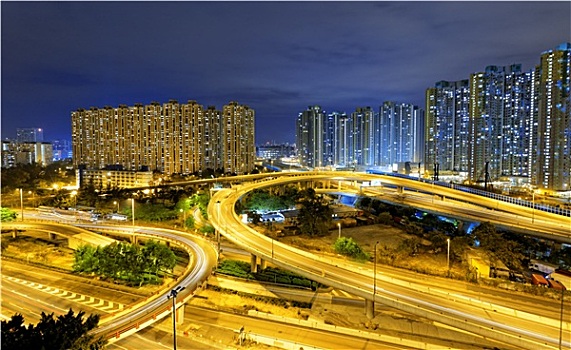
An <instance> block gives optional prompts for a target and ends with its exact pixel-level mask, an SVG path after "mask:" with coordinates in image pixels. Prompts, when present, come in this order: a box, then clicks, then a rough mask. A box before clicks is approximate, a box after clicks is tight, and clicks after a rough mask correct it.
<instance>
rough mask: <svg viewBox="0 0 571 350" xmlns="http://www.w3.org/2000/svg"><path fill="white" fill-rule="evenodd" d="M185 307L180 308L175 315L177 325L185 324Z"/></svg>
mask: <svg viewBox="0 0 571 350" xmlns="http://www.w3.org/2000/svg"><path fill="white" fill-rule="evenodd" d="M184 305H185V304H182V305H181V306H179V308H178V309H176V312H175V313H174V315H175V318H176V323H177V324H182V323H183V322H184Z"/></svg>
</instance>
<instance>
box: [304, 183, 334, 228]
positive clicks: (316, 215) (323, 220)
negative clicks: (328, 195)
mask: <svg viewBox="0 0 571 350" xmlns="http://www.w3.org/2000/svg"><path fill="white" fill-rule="evenodd" d="M300 205H301V207H300V209H299V213H298V216H297V219H298V221H299V224H300V229H301V231H302V232H305V233H307V234H309V235H310V236H315V235H325V234H327V233H328V232H329V226H330V225H331V215H332V214H333V210H332V209H331V208H330V207H329V205H327V203H325V202H324V201H323V197H322V196H318V195H317V194H316V193H315V190H314V189H313V188H308V189H306V190H305V191H302V197H301V200H300Z"/></svg>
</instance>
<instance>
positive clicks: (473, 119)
mask: <svg viewBox="0 0 571 350" xmlns="http://www.w3.org/2000/svg"><path fill="white" fill-rule="evenodd" d="M529 82H530V73H525V72H523V71H522V69H521V65H520V64H513V65H511V66H509V67H499V66H488V67H486V69H485V71H484V72H480V73H474V74H472V75H471V77H470V129H471V133H470V135H471V136H472V137H471V139H472V142H469V147H468V153H469V157H468V168H469V179H470V180H472V181H483V180H485V177H486V176H488V177H489V178H490V179H498V178H500V177H501V176H527V170H528V169H527V163H528V161H529V148H528V145H529V141H528V138H529V122H530V98H531V90H530V84H529Z"/></svg>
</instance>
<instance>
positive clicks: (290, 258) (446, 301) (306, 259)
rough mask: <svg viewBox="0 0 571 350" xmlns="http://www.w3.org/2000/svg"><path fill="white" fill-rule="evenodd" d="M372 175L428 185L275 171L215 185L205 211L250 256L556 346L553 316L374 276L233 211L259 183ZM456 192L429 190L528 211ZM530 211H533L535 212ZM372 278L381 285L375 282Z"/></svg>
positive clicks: (526, 344) (446, 318) (498, 335)
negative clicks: (279, 237) (278, 237)
mask: <svg viewBox="0 0 571 350" xmlns="http://www.w3.org/2000/svg"><path fill="white" fill-rule="evenodd" d="M372 180H381V181H382V182H383V183H386V184H391V185H394V186H397V187H403V188H407V189H412V190H416V191H424V192H427V191H430V190H431V188H430V187H429V188H426V186H427V185H426V184H425V183H422V182H418V181H413V180H407V179H400V178H390V177H383V176H379V175H370V174H358V173H343V172H332V173H322V172H318V173H309V174H308V173H303V174H295V175H293V176H280V177H277V176H275V175H274V176H273V178H272V179H269V180H266V181H260V182H257V183H250V184H244V185H242V186H239V187H235V188H234V189H232V190H228V189H225V190H222V191H219V192H218V193H216V194H215V195H214V197H213V198H212V199H211V201H210V204H209V206H208V215H209V218H210V220H211V221H212V223H213V225H214V227H215V228H216V230H217V231H218V232H221V233H222V234H223V235H224V236H225V237H226V238H227V239H229V240H230V241H232V242H234V243H235V244H237V245H239V246H241V247H242V248H244V249H245V250H247V251H249V252H251V253H252V254H253V255H255V256H258V257H260V258H262V259H264V260H266V261H270V262H271V263H272V264H275V265H277V266H280V267H282V268H285V269H288V270H292V271H294V272H296V273H298V274H300V275H303V276H305V277H307V278H310V279H313V280H316V281H318V282H321V283H323V284H326V285H329V286H332V287H335V288H339V289H343V290H345V291H347V292H350V293H352V294H355V295H357V296H360V297H362V298H364V299H366V300H369V301H372V302H373V303H374V302H381V303H383V304H385V305H388V306H391V307H394V308H397V309H400V310H402V311H405V312H409V313H412V314H415V315H418V316H421V317H425V318H428V319H431V320H433V321H436V322H440V323H443V324H446V325H449V326H452V327H455V328H459V329H463V330H466V331H469V332H472V333H475V334H479V335H481V336H483V337H488V338H492V339H495V340H498V341H502V342H505V343H507V344H511V345H515V346H517V347H520V348H527V349H537V348H557V345H558V342H559V337H558V334H559V322H558V320H553V319H546V318H542V317H539V316H535V315H531V314H525V315H518V314H517V312H515V311H514V312H511V313H510V312H509V310H504V311H506V312H497V310H489V309H487V308H484V307H482V305H481V304H478V303H475V302H473V301H470V302H468V303H466V302H458V301H457V300H455V299H454V298H447V297H442V296H439V295H434V294H432V293H431V292H430V291H426V290H417V288H415V286H406V285H403V284H402V283H399V282H398V281H389V280H384V279H382V278H381V279H379V276H373V274H372V273H371V271H366V270H361V271H357V270H356V269H355V268H354V267H349V266H344V265H343V264H339V263H332V262H331V261H329V260H328V259H324V258H322V257H319V256H316V255H314V254H311V253H308V252H305V251H303V250H300V249H296V248H294V247H290V246H287V245H284V244H281V243H279V242H277V241H274V240H272V239H270V238H268V237H266V236H263V235H261V234H259V233H257V232H256V231H254V230H253V229H251V228H249V227H248V226H246V225H244V224H242V223H241V221H240V218H239V217H238V215H237V214H236V213H235V211H234V206H235V203H236V202H237V201H238V200H239V198H240V197H241V196H242V195H244V194H245V193H247V192H249V191H251V190H254V189H256V188H260V187H269V186H278V185H283V184H287V183H294V182H298V181H310V182H311V181H322V182H323V181H325V182H327V181H333V182H336V183H337V186H338V189H337V190H339V191H342V190H343V187H344V184H343V182H344V181H348V182H354V183H349V184H348V187H350V188H352V190H355V188H356V187H358V188H359V191H362V190H363V188H361V186H360V185H359V183H362V182H363V181H372ZM428 186H430V185H428ZM325 187H326V186H325ZM366 190H367V189H366V188H365V191H366ZM457 192H460V191H454V190H453V189H448V188H435V189H434V193H435V194H438V195H439V196H445V197H447V198H452V199H455V200H457V201H462V202H472V203H474V204H478V205H479V206H482V207H486V208H493V207H494V206H495V208H496V209H495V210H497V211H499V210H501V211H509V210H517V211H521V213H522V216H525V215H526V213H527V210H526V209H529V208H520V207H518V208H512V207H511V206H510V204H509V203H503V202H502V203H497V201H494V200H492V199H489V198H482V197H479V196H475V195H472V194H468V193H457ZM478 197H479V198H478ZM533 214H534V215H535V214H536V213H533ZM547 214H548V213H542V214H539V213H537V215H538V218H539V217H542V218H550V216H549V215H547ZM500 221H501V220H500ZM556 221H558V220H556ZM556 225H561V223H560V222H556ZM537 226H538V225H537V224H536V227H537ZM546 227H547V228H546V230H550V229H551V228H550V227H548V225H546ZM381 277H382V276H381ZM377 280H378V281H379V287H380V288H376V282H377ZM373 291H376V293H375V294H373ZM512 311H513V310H512ZM563 328H564V329H565V333H566V334H568V333H569V331H570V330H571V328H570V325H569V323H567V322H565V323H564V324H563ZM563 344H564V345H565V346H566V347H569V346H570V345H571V343H570V342H569V341H568V340H566V341H564V343H563Z"/></svg>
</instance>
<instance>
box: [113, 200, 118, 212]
mask: <svg viewBox="0 0 571 350" xmlns="http://www.w3.org/2000/svg"><path fill="white" fill-rule="evenodd" d="M113 205H116V206H117V213H118V212H119V202H117V201H113Z"/></svg>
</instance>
